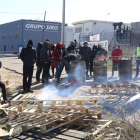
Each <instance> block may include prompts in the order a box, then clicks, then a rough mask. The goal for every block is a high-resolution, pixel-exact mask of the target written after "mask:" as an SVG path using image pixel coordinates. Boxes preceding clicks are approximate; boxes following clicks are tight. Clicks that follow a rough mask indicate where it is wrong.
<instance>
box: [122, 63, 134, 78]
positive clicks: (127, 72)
mask: <svg viewBox="0 0 140 140" xmlns="http://www.w3.org/2000/svg"><path fill="white" fill-rule="evenodd" d="M119 77H120V80H131V79H132V60H120V68H119Z"/></svg>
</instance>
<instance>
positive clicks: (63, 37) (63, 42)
mask: <svg viewBox="0 0 140 140" xmlns="http://www.w3.org/2000/svg"><path fill="white" fill-rule="evenodd" d="M64 40H65V0H63V10H62V32H61V43H62V44H65V41H64Z"/></svg>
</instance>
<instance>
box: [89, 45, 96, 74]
mask: <svg viewBox="0 0 140 140" xmlns="http://www.w3.org/2000/svg"><path fill="white" fill-rule="evenodd" d="M97 52H98V50H97V46H95V45H94V46H93V48H92V51H91V59H90V76H92V67H93V60H94V59H95V58H96V55H97Z"/></svg>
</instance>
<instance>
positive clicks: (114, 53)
mask: <svg viewBox="0 0 140 140" xmlns="http://www.w3.org/2000/svg"><path fill="white" fill-rule="evenodd" d="M111 56H112V59H119V57H122V56H123V52H122V50H121V49H120V48H118V49H116V48H115V49H114V50H113V51H112V55H111ZM117 56H118V57H117ZM112 61H113V62H120V60H112Z"/></svg>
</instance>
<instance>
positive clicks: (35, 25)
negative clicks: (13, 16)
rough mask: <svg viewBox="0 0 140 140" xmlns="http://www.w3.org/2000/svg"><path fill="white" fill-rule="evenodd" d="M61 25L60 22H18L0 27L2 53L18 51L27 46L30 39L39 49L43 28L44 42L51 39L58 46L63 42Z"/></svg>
mask: <svg viewBox="0 0 140 140" xmlns="http://www.w3.org/2000/svg"><path fill="white" fill-rule="evenodd" d="M61 25H62V23H59V22H45V27H44V22H43V21H35V20H23V19H22V20H18V21H14V22H10V23H6V24H2V25H0V51H11V52H12V51H13V50H15V51H17V50H18V48H19V47H24V46H26V45H27V42H28V40H29V39H32V40H33V42H34V45H33V47H35V48H36V47H37V44H38V42H42V37H43V28H45V29H44V40H46V39H51V42H52V43H54V44H56V43H58V42H60V41H61Z"/></svg>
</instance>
